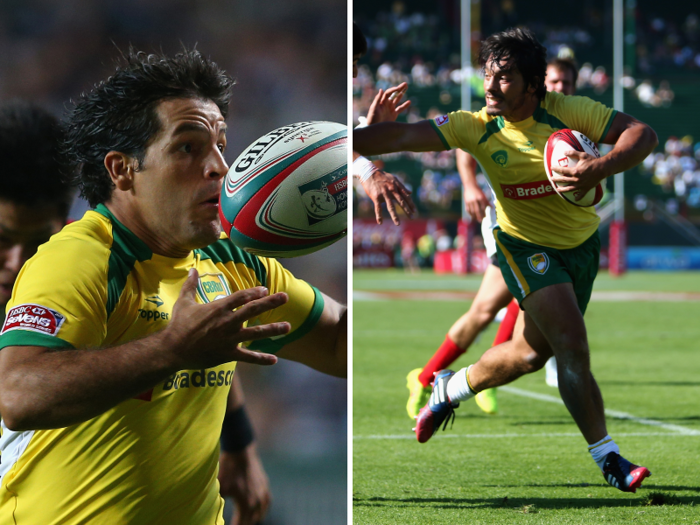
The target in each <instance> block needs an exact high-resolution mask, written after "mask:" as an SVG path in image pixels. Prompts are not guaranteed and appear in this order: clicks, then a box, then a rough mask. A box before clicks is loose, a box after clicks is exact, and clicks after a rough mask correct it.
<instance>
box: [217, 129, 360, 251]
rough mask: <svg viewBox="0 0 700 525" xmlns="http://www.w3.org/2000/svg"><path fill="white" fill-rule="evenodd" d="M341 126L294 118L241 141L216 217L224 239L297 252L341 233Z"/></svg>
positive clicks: (344, 135)
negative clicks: (243, 146) (246, 143)
mask: <svg viewBox="0 0 700 525" xmlns="http://www.w3.org/2000/svg"><path fill="white" fill-rule="evenodd" d="M347 140H348V131H347V126H346V125H344V124H337V123H335V122H297V123H295V124H289V125H288V126H283V127H281V128H278V129H276V130H274V131H271V132H270V133H268V134H267V135H264V136H262V137H260V138H259V139H258V140H256V141H255V142H253V143H252V144H251V145H250V146H248V147H247V148H246V149H245V150H244V151H243V153H241V154H240V155H239V157H238V158H237V159H236V160H235V161H234V162H233V164H231V167H230V168H229V170H228V173H227V174H226V178H225V180H224V183H223V188H222V191H221V200H220V206H219V217H220V218H221V224H222V226H223V228H224V231H225V232H226V234H227V235H228V237H229V239H231V241H232V242H233V243H234V244H236V245H237V246H239V247H240V248H242V249H243V250H245V251H247V252H250V253H252V254H255V255H260V256H264V257H297V256H299V255H305V254H308V253H311V252H315V251H317V250H320V249H321V248H323V247H325V246H328V245H330V244H332V243H334V242H336V241H337V240H338V239H341V238H343V237H344V236H345V235H346V233H347V223H348V218H347V215H348V214H347V208H348V196H347V195H348V167H347Z"/></svg>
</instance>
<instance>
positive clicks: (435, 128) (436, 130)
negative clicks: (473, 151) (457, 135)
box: [428, 119, 452, 150]
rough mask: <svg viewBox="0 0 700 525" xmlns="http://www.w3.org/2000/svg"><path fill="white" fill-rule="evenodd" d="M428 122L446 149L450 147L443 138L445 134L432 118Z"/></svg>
mask: <svg viewBox="0 0 700 525" xmlns="http://www.w3.org/2000/svg"><path fill="white" fill-rule="evenodd" d="M428 122H430V125H431V126H432V127H433V129H434V130H435V133H437V136H438V137H440V140H441V141H442V145H443V146H445V149H447V150H449V149H452V148H451V147H450V145H449V144H448V143H447V140H445V135H443V134H442V131H440V128H439V127H438V125H437V124H435V121H434V120H433V119H430V120H429V121H428Z"/></svg>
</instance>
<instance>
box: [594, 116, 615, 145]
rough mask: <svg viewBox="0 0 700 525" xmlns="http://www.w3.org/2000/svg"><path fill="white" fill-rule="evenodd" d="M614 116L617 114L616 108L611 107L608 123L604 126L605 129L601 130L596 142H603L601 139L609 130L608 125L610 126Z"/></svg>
mask: <svg viewBox="0 0 700 525" xmlns="http://www.w3.org/2000/svg"><path fill="white" fill-rule="evenodd" d="M616 116H617V110H616V109H613V112H612V113H611V114H610V118H609V119H608V125H607V126H605V129H604V130H603V134H602V135H601V136H600V138H599V139H598V143H600V142H603V139H604V138H605V136H606V135H607V134H608V131H610V126H612V123H613V120H615V117H616Z"/></svg>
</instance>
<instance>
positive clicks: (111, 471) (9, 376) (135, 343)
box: [0, 49, 347, 525]
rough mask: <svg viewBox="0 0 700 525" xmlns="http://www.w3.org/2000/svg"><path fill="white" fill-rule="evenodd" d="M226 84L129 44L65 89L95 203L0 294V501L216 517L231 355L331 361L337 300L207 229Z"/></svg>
mask: <svg viewBox="0 0 700 525" xmlns="http://www.w3.org/2000/svg"><path fill="white" fill-rule="evenodd" d="M232 85H233V81H232V79H231V78H230V77H229V76H228V75H227V74H226V73H225V72H224V71H223V70H221V69H220V68H219V67H218V66H217V65H216V64H215V63H214V62H212V61H211V60H209V59H208V58H206V57H204V56H203V55H202V54H201V53H199V52H198V51H196V50H187V49H185V50H183V51H182V52H180V53H178V54H177V55H175V56H165V55H162V54H145V53H142V52H136V51H133V50H131V51H130V52H129V53H128V54H127V55H126V56H125V57H124V59H123V61H122V63H121V64H120V65H119V67H118V68H117V69H116V71H115V72H114V74H113V75H112V76H110V77H109V78H108V79H107V80H105V81H103V82H100V83H99V84H97V85H95V86H94V88H93V89H92V90H90V91H89V92H86V93H84V94H83V95H81V96H80V97H79V99H78V100H77V101H76V102H75V105H74V108H73V110H72V112H71V114H70V117H69V119H68V125H67V139H66V154H67V158H68V160H69V162H70V166H71V168H72V174H73V179H74V180H75V181H76V182H77V184H78V186H79V187H80V190H81V193H82V195H83V196H84V197H85V198H86V199H87V200H88V201H89V202H90V203H91V204H92V205H93V206H95V209H94V210H91V211H88V212H87V213H86V214H85V216H84V217H83V218H82V219H81V220H79V221H76V222H74V223H72V224H70V225H68V226H67V227H66V228H64V229H63V230H62V231H61V233H60V234H58V235H55V236H54V237H53V238H52V239H51V241H50V242H48V243H47V244H46V245H44V246H43V247H42V249H41V250H39V252H38V253H37V255H36V256H35V257H33V258H32V259H31V260H29V261H28V262H27V264H26V265H25V267H24V269H23V270H22V274H21V275H20V276H19V278H18V280H17V283H16V285H15V289H14V291H13V295H12V299H11V301H10V303H9V305H8V308H7V312H8V313H7V319H6V321H5V324H4V327H3V330H2V334H0V348H2V350H1V351H0V374H2V377H3V381H2V382H0V412H1V413H2V426H3V434H2V441H1V443H2V457H3V461H2V465H1V466H0V478H1V479H0V516H2V517H6V518H8V517H10V516H12V517H13V519H14V520H15V521H16V522H17V523H22V522H24V521H28V522H33V523H42V524H51V523H84V522H90V521H94V520H98V521H100V522H101V523H148V524H158V523H163V524H165V523H167V524H183V525H184V524H191V523H216V524H219V525H221V524H223V518H222V512H223V500H222V498H221V497H220V495H219V484H218V482H217V470H218V464H219V434H220V431H221V427H222V423H223V422H224V421H225V418H224V415H225V414H226V411H227V402H228V397H229V390H230V387H231V384H232V381H233V376H234V370H235V365H236V363H235V362H236V361H246V362H249V363H253V364H259V365H271V364H274V363H276V361H277V357H276V356H275V355H274V354H276V355H277V356H279V357H284V358H287V359H291V360H295V361H298V362H301V363H304V364H306V365H308V366H311V367H313V368H315V369H317V370H320V371H322V372H325V373H328V374H332V375H336V376H343V377H344V376H345V375H346V373H347V357H346V355H347V354H346V345H347V336H346V333H347V321H346V308H345V307H343V306H342V305H340V304H339V303H337V302H336V301H334V300H333V299H331V298H330V297H327V296H325V295H324V294H322V293H321V292H319V291H318V290H317V289H315V288H313V287H312V286H310V285H309V284H307V283H305V282H303V281H301V280H299V279H296V278H295V277H294V276H293V275H291V274H290V273H289V272H288V271H287V270H285V269H284V268H283V267H282V266H281V265H280V264H279V263H278V262H277V261H276V260H274V259H266V258H261V257H256V256H252V255H250V254H248V253H246V252H243V251H242V250H240V249H239V248H237V247H236V246H234V245H233V244H232V243H231V242H230V241H229V240H228V239H227V238H225V236H224V235H222V233H221V225H220V223H219V219H218V201H219V195H220V192H221V182H222V180H223V177H224V176H225V174H226V172H227V170H228V166H227V164H226V161H225V160H224V156H223V153H224V151H225V148H226V122H225V119H226V116H227V114H228V104H229V99H230V96H231V87H232ZM242 345H244V346H242Z"/></svg>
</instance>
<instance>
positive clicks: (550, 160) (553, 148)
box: [544, 129, 603, 207]
mask: <svg viewBox="0 0 700 525" xmlns="http://www.w3.org/2000/svg"><path fill="white" fill-rule="evenodd" d="M571 150H575V151H582V152H585V153H588V154H590V155H593V156H594V157H595V158H600V152H598V148H597V147H596V145H595V143H594V142H593V141H592V140H591V139H589V138H588V137H587V136H586V135H584V134H583V133H580V132H578V131H574V130H571V129H560V130H559V131H556V132H554V133H552V134H551V135H550V137H549V139H547V144H546V145H545V147H544V169H545V171H546V172H547V178H548V179H549V182H550V183H551V184H552V187H553V188H554V191H556V192H557V194H558V195H559V196H560V197H562V198H563V199H565V200H566V201H567V202H570V203H571V204H574V205H576V206H582V207H588V206H595V205H596V204H598V203H599V202H600V200H601V199H602V198H603V185H602V184H601V183H598V185H597V186H596V187H595V188H593V189H592V190H589V191H588V192H587V193H586V194H585V195H584V196H583V197H582V198H581V199H580V200H578V201H577V200H576V197H578V196H579V194H580V193H581V191H569V192H566V193H561V192H560V191H559V186H561V187H565V186H568V183H566V182H554V181H553V180H552V176H553V175H559V173H557V167H573V166H576V163H577V162H578V161H577V160H576V159H573V158H570V157H567V156H566V155H565V153H566V152H567V151H571Z"/></svg>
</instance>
